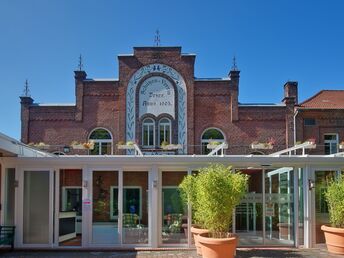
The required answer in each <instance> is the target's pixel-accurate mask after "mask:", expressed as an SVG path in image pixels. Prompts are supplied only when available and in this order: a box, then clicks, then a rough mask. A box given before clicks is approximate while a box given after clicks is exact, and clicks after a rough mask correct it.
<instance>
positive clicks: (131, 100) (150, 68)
mask: <svg viewBox="0 0 344 258" xmlns="http://www.w3.org/2000/svg"><path fill="white" fill-rule="evenodd" d="M149 74H156V75H158V74H161V75H164V76H167V77H169V78H170V79H171V80H172V81H173V82H174V83H175V85H176V86H177V91H176V94H178V118H177V121H178V143H179V144H182V145H183V146H184V148H183V150H181V152H182V153H187V103H186V101H187V91H186V84H185V81H184V78H183V77H182V76H181V74H180V73H179V72H177V71H176V70H175V69H173V68H172V67H170V66H167V65H164V64H158V63H157V64H150V65H146V66H143V67H141V68H140V69H139V70H137V71H136V72H135V73H134V74H133V76H132V77H131V78H130V80H129V83H128V87H127V93H126V140H127V141H135V139H136V135H135V128H136V119H135V118H136V114H135V112H136V88H137V86H138V85H139V83H140V82H141V81H142V79H143V78H145V77H146V76H147V75H149Z"/></svg>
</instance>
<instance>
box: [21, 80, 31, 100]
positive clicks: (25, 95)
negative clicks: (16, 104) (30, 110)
mask: <svg viewBox="0 0 344 258" xmlns="http://www.w3.org/2000/svg"><path fill="white" fill-rule="evenodd" d="M23 97H31V95H30V89H29V81H28V80H27V79H26V80H25V84H24V91H23Z"/></svg>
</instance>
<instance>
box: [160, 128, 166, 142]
mask: <svg viewBox="0 0 344 258" xmlns="http://www.w3.org/2000/svg"><path fill="white" fill-rule="evenodd" d="M159 133H160V145H161V143H162V142H164V141H165V137H164V126H163V125H160V132H159Z"/></svg>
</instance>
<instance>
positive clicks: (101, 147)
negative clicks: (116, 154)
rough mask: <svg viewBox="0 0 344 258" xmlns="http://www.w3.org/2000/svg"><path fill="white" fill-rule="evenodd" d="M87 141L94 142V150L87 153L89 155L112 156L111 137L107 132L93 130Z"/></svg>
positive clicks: (100, 129)
mask: <svg viewBox="0 0 344 258" xmlns="http://www.w3.org/2000/svg"><path fill="white" fill-rule="evenodd" d="M89 140H92V141H94V148H93V149H92V150H90V151H89V154H90V155H106V154H109V155H111V154H112V136H111V133H110V132H109V131H108V130H105V129H102V128H99V129H95V130H94V131H93V132H92V133H91V134H90V137H89Z"/></svg>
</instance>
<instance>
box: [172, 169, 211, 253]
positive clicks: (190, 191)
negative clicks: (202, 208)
mask: <svg viewBox="0 0 344 258" xmlns="http://www.w3.org/2000/svg"><path fill="white" fill-rule="evenodd" d="M195 178H196V177H195V176H194V175H188V176H186V177H184V179H183V181H182V182H181V183H180V185H179V190H180V194H181V198H182V200H183V201H184V202H185V203H187V204H189V205H191V207H192V225H191V229H190V230H191V235H192V238H193V240H194V242H195V246H196V251H197V254H199V255H202V250H201V245H200V243H199V242H198V240H197V236H198V235H199V234H201V233H208V232H209V230H208V229H205V228H204V226H203V225H202V221H197V218H195V211H196V209H197V203H196V196H197V194H196V189H195V180H196V179H195Z"/></svg>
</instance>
